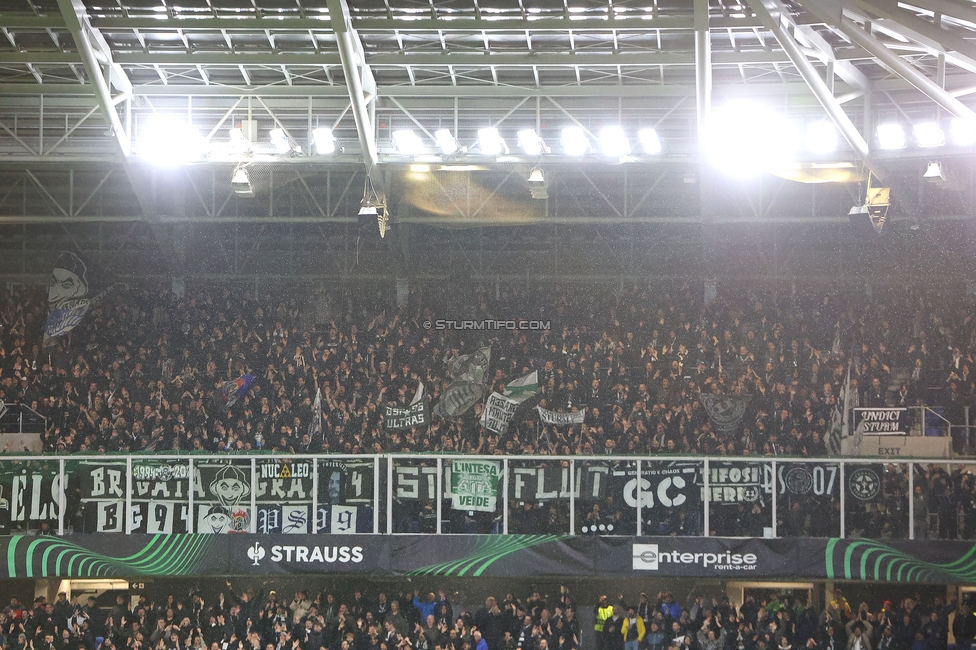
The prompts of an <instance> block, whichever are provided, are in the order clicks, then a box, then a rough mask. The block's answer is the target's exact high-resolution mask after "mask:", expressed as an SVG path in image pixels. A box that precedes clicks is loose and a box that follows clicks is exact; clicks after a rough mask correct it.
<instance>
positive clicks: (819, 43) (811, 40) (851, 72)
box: [791, 21, 871, 91]
mask: <svg viewBox="0 0 976 650" xmlns="http://www.w3.org/2000/svg"><path fill="white" fill-rule="evenodd" d="M791 22H792V21H791ZM794 34H795V35H796V36H797V38H799V39H802V40H803V41H806V42H807V43H808V44H809V46H810V47H812V48H814V49H816V50H817V51H819V52H821V53H822V54H823V55H824V57H825V58H826V60H827V61H829V62H831V63H833V65H834V73H835V74H836V75H837V76H838V77H840V78H841V79H843V80H844V81H845V82H847V83H848V84H850V85H851V86H853V87H855V88H860V89H861V90H864V91H867V90H870V87H871V81H870V80H869V79H868V78H867V76H866V75H865V74H864V73H863V72H861V71H860V70H859V69H858V67H857V66H856V65H854V64H853V63H851V62H850V61H844V60H842V59H839V58H838V57H837V53H836V52H835V51H834V48H833V47H832V46H831V45H830V43H828V42H827V39H825V38H824V37H823V36H821V34H820V32H818V31H817V30H816V29H814V28H813V27H812V26H810V25H796V24H794Z"/></svg>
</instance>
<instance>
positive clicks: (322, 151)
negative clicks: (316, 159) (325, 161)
mask: <svg viewBox="0 0 976 650" xmlns="http://www.w3.org/2000/svg"><path fill="white" fill-rule="evenodd" d="M312 144H313V145H314V146H315V153H317V154H318V155H320V156H328V155H329V154H333V153H335V152H336V139H335V135H334V134H333V133H332V129H328V128H325V127H320V128H318V129H312Z"/></svg>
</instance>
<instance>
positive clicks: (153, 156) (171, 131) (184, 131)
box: [139, 114, 207, 167]
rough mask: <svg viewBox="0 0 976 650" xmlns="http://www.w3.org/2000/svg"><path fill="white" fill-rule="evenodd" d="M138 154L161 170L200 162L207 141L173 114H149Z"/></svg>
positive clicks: (204, 152)
mask: <svg viewBox="0 0 976 650" xmlns="http://www.w3.org/2000/svg"><path fill="white" fill-rule="evenodd" d="M141 134H142V137H141V138H140V140H139V153H140V155H141V156H142V157H143V158H145V159H146V160H148V161H149V162H151V163H153V164H154V165H159V166H161V167H173V166H176V165H184V164H186V163H190V162H194V161H197V160H202V159H203V158H204V157H205V156H206V155H207V140H206V139H205V138H204V137H203V136H202V135H201V134H200V131H198V130H197V129H195V128H193V125H191V124H188V123H187V122H186V121H185V120H182V119H180V118H177V117H175V116H172V115H159V114H156V115H151V116H149V118H148V119H147V120H146V123H145V124H144V125H143V127H142V129H141Z"/></svg>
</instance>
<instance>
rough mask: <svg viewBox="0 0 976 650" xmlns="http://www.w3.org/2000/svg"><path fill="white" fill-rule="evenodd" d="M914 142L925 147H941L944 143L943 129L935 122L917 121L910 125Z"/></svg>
mask: <svg viewBox="0 0 976 650" xmlns="http://www.w3.org/2000/svg"><path fill="white" fill-rule="evenodd" d="M912 131H914V132H915V142H917V143H918V146H920V147H923V148H925V149H929V148H931V147H941V146H943V145H944V144H945V131H943V130H942V127H941V126H939V124H938V123H937V122H919V123H918V124H916V125H914V126H913V127H912Z"/></svg>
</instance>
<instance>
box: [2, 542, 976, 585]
mask: <svg viewBox="0 0 976 650" xmlns="http://www.w3.org/2000/svg"><path fill="white" fill-rule="evenodd" d="M974 551H976V547H974V544H973V543H972V542H966V541H943V540H917V541H908V540H884V541H878V540H869V539H836V538H802V539H789V540H787V539H760V538H752V539H738V538H721V537H707V538H706V537H684V538H682V537H640V538H622V537H621V538H607V537H594V536H576V537H568V536H563V537H559V536H556V535H178V534H177V535H112V534H100V535H70V536H67V537H64V538H61V537H55V536H43V535H41V536H38V535H31V536H25V535H13V536H8V537H4V538H2V539H0V554H2V555H3V556H4V557H6V558H7V561H6V562H3V563H0V579H2V578H24V577H34V578H52V577H60V578H68V577H78V578H95V577H119V578H128V577H137V576H190V575H192V576H195V577H199V576H221V577H223V576H227V575H241V576H245V575H254V576H259V575H275V574H293V575H310V574H337V573H349V574H357V575H360V576H364V575H369V576H378V577H388V576H442V577H443V576H473V577H480V576H486V577H489V576H492V577H519V578H524V577H527V576H578V577H620V578H634V577H639V578H644V579H651V580H653V579H656V578H669V577H690V578H725V579H736V580H742V579H765V580H769V579H784V578H789V579H794V580H795V579H806V580H868V581H885V582H905V583H934V584H947V583H948V584H960V583H968V582H974V581H976V566H974V565H973V563H971V562H966V561H965V558H967V557H971V556H972V554H973V553H974Z"/></svg>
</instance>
